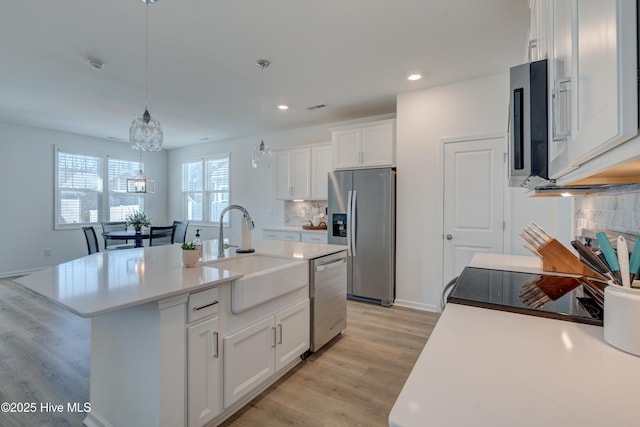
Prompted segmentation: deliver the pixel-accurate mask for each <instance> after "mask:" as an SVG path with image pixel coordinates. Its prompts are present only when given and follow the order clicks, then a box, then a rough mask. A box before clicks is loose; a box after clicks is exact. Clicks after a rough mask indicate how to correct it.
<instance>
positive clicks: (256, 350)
mask: <svg viewBox="0 0 640 427" xmlns="http://www.w3.org/2000/svg"><path fill="white" fill-rule="evenodd" d="M275 332H276V329H275V326H274V320H273V317H269V318H267V319H265V320H263V321H260V322H258V323H255V324H253V325H251V326H249V327H247V328H245V329H242V330H241V331H238V332H236V333H235V334H232V335H229V336H228V337H225V338H224V407H225V408H228V407H229V406H231V405H233V404H234V403H235V402H236V401H238V400H239V399H240V398H242V396H244V395H245V394H247V393H249V392H250V391H251V390H253V389H254V388H255V387H257V386H258V385H259V384H260V383H262V382H263V381H264V380H266V379H267V378H269V377H270V376H271V375H273V373H274V348H275V345H276V344H275V338H276V337H275Z"/></svg>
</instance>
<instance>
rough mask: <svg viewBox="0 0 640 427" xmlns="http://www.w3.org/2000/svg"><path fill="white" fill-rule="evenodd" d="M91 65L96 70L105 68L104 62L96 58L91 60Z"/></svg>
mask: <svg viewBox="0 0 640 427" xmlns="http://www.w3.org/2000/svg"><path fill="white" fill-rule="evenodd" d="M89 65H90V66H91V68H93V69H94V70H102V69H103V68H104V62H103V61H101V60H99V59H96V58H89Z"/></svg>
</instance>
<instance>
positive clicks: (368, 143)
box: [331, 119, 395, 169]
mask: <svg viewBox="0 0 640 427" xmlns="http://www.w3.org/2000/svg"><path fill="white" fill-rule="evenodd" d="M331 143H332V149H333V167H334V169H353V168H367V167H380V166H394V164H395V120H393V119H390V120H382V121H379V122H371V123H366V124H360V125H358V126H350V127H347V128H335V129H332V130H331Z"/></svg>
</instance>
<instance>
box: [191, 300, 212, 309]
mask: <svg viewBox="0 0 640 427" xmlns="http://www.w3.org/2000/svg"><path fill="white" fill-rule="evenodd" d="M217 303H218V300H215V301H214V302H212V303H209V304H206V305H201V306H200V307H193V311H200V310H202V309H204V308H207V307H211V306H212V305H216V304H217Z"/></svg>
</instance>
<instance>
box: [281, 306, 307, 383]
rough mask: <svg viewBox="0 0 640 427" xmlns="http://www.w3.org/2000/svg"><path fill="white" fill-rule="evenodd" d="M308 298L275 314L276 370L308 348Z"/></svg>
mask: <svg viewBox="0 0 640 427" xmlns="http://www.w3.org/2000/svg"><path fill="white" fill-rule="evenodd" d="M310 326H311V325H310V323H309V300H308V299H307V300H304V301H302V302H300V303H298V304H296V305H294V306H293V307H290V308H288V309H285V310H283V311H281V312H280V313H278V314H276V338H277V345H276V372H278V371H279V370H280V369H282V368H283V367H285V366H286V365H287V364H289V363H291V362H292V361H293V360H295V359H297V358H299V357H300V355H301V354H302V353H304V352H305V351H307V350H309V329H310Z"/></svg>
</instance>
